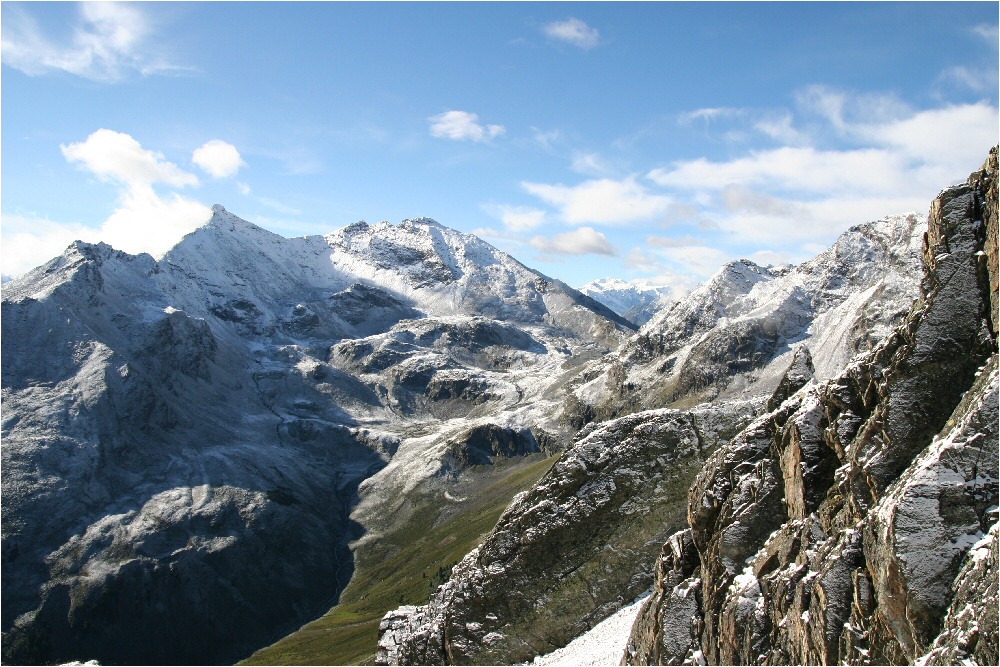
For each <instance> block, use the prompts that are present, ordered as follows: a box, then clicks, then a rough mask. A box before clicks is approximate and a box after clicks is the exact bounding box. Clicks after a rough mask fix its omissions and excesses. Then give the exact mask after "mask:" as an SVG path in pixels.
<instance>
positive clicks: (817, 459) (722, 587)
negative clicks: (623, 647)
mask: <svg viewBox="0 0 1000 667" xmlns="http://www.w3.org/2000/svg"><path fill="white" fill-rule="evenodd" d="M996 201H997V151H996V149H994V150H993V151H992V152H991V154H990V158H989V160H988V161H987V163H986V164H985V165H984V167H983V168H982V169H981V170H980V171H977V172H976V173H974V174H973V175H972V176H971V177H970V178H969V181H968V182H967V183H966V184H963V185H960V186H957V187H953V188H949V189H948V190H945V191H944V192H942V193H941V195H939V197H938V198H937V199H936V200H935V201H934V202H933V204H932V206H931V211H930V216H929V220H928V228H927V233H926V235H925V236H924V248H923V257H924V266H925V270H924V278H923V282H922V287H921V296H920V298H919V299H918V300H917V301H916V302H915V303H914V306H913V308H912V310H911V312H910V313H909V315H908V316H907V317H906V319H905V321H904V322H903V323H902V324H901V325H900V326H899V327H898V328H897V329H896V330H895V331H894V332H893V333H892V334H891V335H890V336H888V337H887V338H886V339H885V340H883V341H882V342H881V343H879V344H878V345H876V346H875V347H874V348H873V349H872V350H871V351H869V352H865V353H863V354H861V355H859V356H858V358H857V359H855V360H854V361H853V362H852V363H851V364H850V366H849V367H848V368H847V369H846V370H845V371H844V372H843V373H841V374H840V375H838V376H837V377H835V378H832V379H830V380H829V381H826V382H823V383H815V382H810V383H808V384H806V385H805V386H804V387H803V388H801V389H799V390H798V391H797V392H795V393H793V394H791V395H790V396H788V397H787V398H785V399H784V400H781V401H780V405H777V406H776V407H775V406H774V404H772V407H774V410H773V411H771V412H769V413H767V414H765V415H762V416H761V417H760V418H758V419H757V420H755V421H754V422H753V423H752V424H751V425H750V426H749V427H747V428H746V429H745V430H744V431H743V432H741V433H740V434H739V435H738V436H736V437H735V438H734V439H733V440H732V441H731V442H730V443H727V444H725V445H723V446H721V447H720V448H719V449H718V450H717V451H716V452H715V453H714V454H713V455H712V457H711V458H710V459H709V461H708V463H707V464H706V465H705V467H704V469H703V470H702V471H701V473H699V475H698V477H697V479H696V481H695V483H694V484H693V486H692V488H691V490H690V494H689V501H688V525H687V527H685V528H684V529H683V530H681V531H679V532H677V533H676V534H674V535H673V536H671V538H670V539H669V540H667V542H666V543H665V545H664V547H663V550H662V552H661V556H660V559H659V561H658V563H657V567H656V584H655V588H654V593H653V595H652V597H651V598H650V600H649V601H648V602H647V603H646V606H645V607H644V610H643V611H642V613H641V614H640V616H639V618H638V619H637V620H636V623H635V626H634V628H633V631H632V636H631V639H630V642H629V648H628V651H627V653H626V655H625V657H624V662H625V663H626V664H704V663H708V664H840V663H848V664H909V663H914V662H920V663H922V664H955V663H965V662H969V663H972V664H996V663H997V520H998V516H997V502H998V470H997V466H998V463H997V456H998V453H997V439H998V436H997V429H998V426H997V424H998V409H997V394H998V386H1000V373H998V368H997V338H996V324H995V323H996V317H997V310H996V284H997V265H996V261H995V259H993V258H995V257H996V252H997V251H996V236H997V214H996ZM786 393H787V392H786ZM779 398H780V397H779ZM777 402H778V401H777V400H776V401H775V403H777Z"/></svg>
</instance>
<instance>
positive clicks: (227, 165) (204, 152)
mask: <svg viewBox="0 0 1000 667" xmlns="http://www.w3.org/2000/svg"><path fill="white" fill-rule="evenodd" d="M191 161H192V162H194V163H195V164H196V165H197V166H198V167H200V168H201V169H203V170H204V171H205V173H207V174H209V175H210V176H212V178H228V177H230V176H234V175H235V174H236V172H238V171H239V170H240V168H241V167H245V166H247V163H246V162H244V161H243V158H242V156H240V152H239V150H237V148H236V146H233V145H232V144H230V143H227V142H225V141H222V140H221V139H212V140H211V141H208V142H205V144H203V145H202V146H199V147H198V148H196V149H195V150H194V153H193V154H192V155H191Z"/></svg>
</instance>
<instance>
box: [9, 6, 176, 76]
mask: <svg viewBox="0 0 1000 667" xmlns="http://www.w3.org/2000/svg"><path fill="white" fill-rule="evenodd" d="M78 11H79V14H78V17H77V22H76V23H75V25H73V26H72V36H71V38H70V39H68V40H65V39H58V38H56V37H55V36H53V35H51V34H46V32H45V30H43V28H42V27H41V26H40V25H39V23H38V22H37V21H36V20H35V19H34V17H33V16H31V14H30V13H29V12H28V10H27V8H26V7H19V6H16V5H9V4H8V5H5V6H4V16H3V19H4V20H3V37H2V45H3V46H2V49H3V60H4V64H5V65H9V66H11V67H14V68H15V69H18V70H20V71H22V72H24V73H25V74H28V75H30V76H40V75H43V74H48V73H50V72H66V73H69V74H73V75H76V76H80V77H83V78H85V79H90V80H93V81H103V82H109V83H110V82H116V81H120V80H122V79H124V78H125V77H126V76H127V75H128V74H130V73H133V72H135V73H139V74H141V75H144V76H145V75H150V74H162V73H167V72H177V71H181V70H183V69H184V68H182V67H179V66H178V65H176V64H174V63H171V62H170V61H169V60H168V59H167V57H166V56H164V55H163V54H162V53H160V52H158V48H159V47H158V40H157V38H156V34H155V33H156V30H155V25H154V24H153V22H152V20H151V19H150V17H149V16H148V14H147V13H146V12H145V10H144V8H142V7H141V5H136V4H131V3H124V2H81V3H79V5H78Z"/></svg>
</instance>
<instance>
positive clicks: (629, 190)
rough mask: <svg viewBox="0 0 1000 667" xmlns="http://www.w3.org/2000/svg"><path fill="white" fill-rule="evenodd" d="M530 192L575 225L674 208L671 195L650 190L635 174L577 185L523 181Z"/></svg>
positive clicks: (617, 220)
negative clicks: (638, 180)
mask: <svg viewBox="0 0 1000 667" xmlns="http://www.w3.org/2000/svg"><path fill="white" fill-rule="evenodd" d="M521 187H523V188H524V189H525V190H526V191H527V192H529V193H530V194H532V195H535V196H536V197H538V198H540V199H541V200H542V201H544V202H546V203H548V204H550V205H552V206H555V207H557V208H559V209H560V212H561V215H562V217H563V218H564V219H565V220H566V221H567V222H569V223H572V224H584V223H591V224H623V223H629V222H635V221H639V220H649V219H651V218H654V217H657V216H659V215H662V214H663V213H665V212H666V211H667V209H668V208H669V207H670V198H669V197H665V196H662V195H657V194H653V193H650V192H649V191H648V190H647V189H646V188H645V187H644V186H643V185H642V184H640V183H638V182H637V181H636V180H635V177H632V176H630V177H628V178H626V179H623V180H614V179H610V178H602V179H594V180H589V181H584V182H583V183H580V184H579V185H576V186H566V185H562V184H560V185H548V184H545V183H529V182H523V183H521Z"/></svg>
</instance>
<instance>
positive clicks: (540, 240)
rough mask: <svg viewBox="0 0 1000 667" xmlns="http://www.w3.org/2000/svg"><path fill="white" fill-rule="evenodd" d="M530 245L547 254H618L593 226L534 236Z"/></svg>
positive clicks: (606, 238)
mask: <svg viewBox="0 0 1000 667" xmlns="http://www.w3.org/2000/svg"><path fill="white" fill-rule="evenodd" d="M530 243H531V245H532V247H534V248H535V249H536V250H540V251H542V252H543V253H545V254H548V255H607V256H610V257H613V256H615V255H617V254H618V251H617V250H615V246H614V245H613V244H612V243H611V241H609V240H608V237H606V236H605V235H604V234H603V233H602V232H599V231H597V230H596V229H594V228H593V227H580V228H579V229H574V230H573V231H571V232H563V233H562V234H556V235H555V236H553V237H551V238H550V237H547V236H536V237H534V238H533V239H531V241H530Z"/></svg>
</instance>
